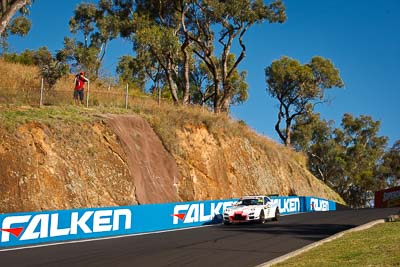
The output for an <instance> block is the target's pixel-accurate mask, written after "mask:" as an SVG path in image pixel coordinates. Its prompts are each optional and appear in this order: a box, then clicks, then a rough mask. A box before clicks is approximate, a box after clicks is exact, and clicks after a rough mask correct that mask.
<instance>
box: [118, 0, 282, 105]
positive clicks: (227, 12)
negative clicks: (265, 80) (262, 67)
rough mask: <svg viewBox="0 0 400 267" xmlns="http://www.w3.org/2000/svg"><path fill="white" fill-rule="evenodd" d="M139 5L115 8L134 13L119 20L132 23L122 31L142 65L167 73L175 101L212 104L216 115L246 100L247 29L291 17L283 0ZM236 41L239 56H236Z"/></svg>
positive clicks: (178, 0) (172, 0)
mask: <svg viewBox="0 0 400 267" xmlns="http://www.w3.org/2000/svg"><path fill="white" fill-rule="evenodd" d="M135 3H136V5H134V6H133V5H129V6H125V4H126V3H125V1H118V2H117V1H116V2H115V5H116V6H118V8H120V9H121V10H127V9H129V10H131V11H132V10H134V11H135V12H131V13H129V12H125V15H126V16H125V18H123V17H120V21H126V22H125V23H124V25H128V26H125V27H122V28H121V35H122V36H125V37H128V38H130V39H131V40H132V41H133V43H134V50H135V57H136V58H137V61H138V62H143V61H144V59H146V60H148V59H149V58H151V60H150V62H153V63H154V64H155V66H154V67H153V69H157V68H159V67H160V68H161V69H162V72H163V74H164V78H165V79H163V80H159V81H158V82H165V83H166V84H167V85H168V87H169V89H170V93H171V95H172V98H173V100H174V102H175V103H183V104H185V105H186V104H189V103H191V102H192V103H194V102H196V103H198V102H200V103H201V104H203V103H204V104H205V102H208V103H211V104H212V106H213V109H214V111H215V112H220V111H224V112H227V111H229V106H230V105H231V104H232V103H241V102H243V101H245V99H246V98H247V89H248V86H247V84H246V81H245V79H246V72H240V71H238V66H239V64H240V63H241V62H242V60H243V59H244V58H245V55H246V46H245V42H244V36H245V33H246V32H247V31H248V29H249V28H250V27H251V26H252V25H254V24H256V23H262V22H265V21H267V22H270V23H277V22H278V23H282V22H284V21H285V19H286V15H285V7H284V5H283V3H282V2H281V1H280V0H274V1H272V2H271V3H270V4H268V5H266V4H264V1H261V0H240V1H239V0H229V1H217V0H207V1H205V0H161V1H159V0H157V1H156V0H148V1H141V0H138V1H135ZM124 6H125V7H124ZM129 22H132V23H131V24H129ZM235 41H236V42H237V45H238V47H239V48H240V49H239V55H238V56H236V55H235V54H234V53H233V52H232V46H233V45H234V44H235ZM217 48H218V49H217ZM216 51H220V53H219V54H217V52H216ZM200 66H201V69H200V70H199V69H198V67H200ZM199 75H200V76H199ZM200 77H201V78H200ZM199 78H200V80H199ZM200 81H201V82H200ZM199 86H200V87H199ZM203 86H205V87H203ZM210 86H211V87H210ZM210 89H212V90H210Z"/></svg>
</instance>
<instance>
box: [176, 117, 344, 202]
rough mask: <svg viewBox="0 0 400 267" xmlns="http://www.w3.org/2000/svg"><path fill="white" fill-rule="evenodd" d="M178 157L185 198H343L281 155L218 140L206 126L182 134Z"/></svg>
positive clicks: (231, 140)
mask: <svg viewBox="0 0 400 267" xmlns="http://www.w3.org/2000/svg"><path fill="white" fill-rule="evenodd" d="M177 135H178V137H179V140H180V141H179V143H180V144H181V149H182V150H183V153H182V156H180V157H177V162H178V165H179V169H180V171H181V177H182V180H181V182H180V187H179V189H180V191H179V192H180V196H181V197H182V198H183V199H185V200H189V199H218V198H231V197H240V196H242V195H252V194H279V195H299V196H309V195H311V196H318V197H323V198H328V199H332V200H337V201H340V197H339V196H338V195H337V194H336V193H334V192H333V191H332V190H331V189H329V188H328V187H327V186H326V185H324V184H323V183H322V182H321V181H319V180H318V179H316V178H315V177H314V176H313V175H312V174H311V173H310V172H308V171H307V169H306V168H305V167H304V166H301V165H300V164H299V163H297V162H296V161H295V160H293V159H292V158H290V157H289V156H288V155H287V154H285V153H283V152H282V150H284V148H282V150H279V148H278V149H277V148H276V147H273V146H272V147H271V148H270V149H269V150H263V149H261V148H260V147H259V146H257V145H256V144H252V143H251V142H250V141H249V140H248V139H246V138H238V137H234V136H226V135H225V136H224V135H222V136H218V137H216V136H214V135H212V134H210V133H209V132H208V131H207V129H206V127H198V126H197V127H193V126H190V125H187V126H186V127H184V129H182V130H178V134H177Z"/></svg>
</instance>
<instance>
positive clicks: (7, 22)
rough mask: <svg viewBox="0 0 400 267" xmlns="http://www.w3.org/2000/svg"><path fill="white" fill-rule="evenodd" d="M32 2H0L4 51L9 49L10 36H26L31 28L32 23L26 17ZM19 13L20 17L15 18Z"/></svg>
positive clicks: (0, 27)
mask: <svg viewBox="0 0 400 267" xmlns="http://www.w3.org/2000/svg"><path fill="white" fill-rule="evenodd" d="M31 4H32V1H31V0H1V1H0V37H1V46H2V48H3V50H4V49H5V48H7V37H8V36H9V34H16V35H20V36H25V35H27V34H28V32H29V30H30V28H31V25H32V23H31V21H30V20H29V19H28V18H27V17H26V15H27V14H28V11H29V10H28V7H29V5H31ZM18 12H19V14H20V15H18V16H15V14H17V13H18Z"/></svg>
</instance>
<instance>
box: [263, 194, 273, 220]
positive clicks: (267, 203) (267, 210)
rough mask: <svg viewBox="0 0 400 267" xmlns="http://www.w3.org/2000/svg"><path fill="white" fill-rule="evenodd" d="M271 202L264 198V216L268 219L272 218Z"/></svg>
mask: <svg viewBox="0 0 400 267" xmlns="http://www.w3.org/2000/svg"><path fill="white" fill-rule="evenodd" d="M271 204H272V203H271V200H270V199H269V198H268V197H264V214H265V217H266V218H271V217H272V216H271V214H272V212H271V209H272V205H271Z"/></svg>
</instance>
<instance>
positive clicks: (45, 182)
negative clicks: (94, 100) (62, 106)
mask: <svg viewBox="0 0 400 267" xmlns="http://www.w3.org/2000/svg"><path fill="white" fill-rule="evenodd" d="M0 137H1V138H0V212H17V211H36V210H52V209H67V208H78V207H99V206H115V205H129V204H136V203H137V202H136V198H135V185H134V183H133V182H132V179H131V177H130V173H129V169H128V168H127V165H126V157H125V153H124V151H123V150H122V148H121V145H120V143H119V142H118V140H117V136H116V135H115V134H114V133H113V132H111V131H110V130H109V129H108V128H107V127H106V125H105V124H103V123H101V122H95V123H86V124H83V125H81V124H77V123H58V124H57V126H55V125H54V126H47V125H45V124H43V123H36V122H30V123H27V124H24V125H22V126H19V127H18V128H16V129H15V130H14V131H12V133H10V132H9V131H6V130H5V129H4V128H2V127H0Z"/></svg>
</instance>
